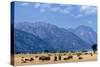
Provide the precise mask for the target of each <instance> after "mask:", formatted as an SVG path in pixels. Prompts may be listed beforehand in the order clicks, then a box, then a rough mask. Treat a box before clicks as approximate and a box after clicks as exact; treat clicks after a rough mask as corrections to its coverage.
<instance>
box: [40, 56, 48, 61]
mask: <svg viewBox="0 0 100 67" xmlns="http://www.w3.org/2000/svg"><path fill="white" fill-rule="evenodd" d="M39 60H42V61H49V60H50V57H48V56H41V57H39Z"/></svg>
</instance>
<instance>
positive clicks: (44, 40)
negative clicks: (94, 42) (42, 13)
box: [14, 22, 91, 52]
mask: <svg viewBox="0 0 100 67" xmlns="http://www.w3.org/2000/svg"><path fill="white" fill-rule="evenodd" d="M14 28H15V31H14V32H15V34H14V36H15V39H14V41H15V44H14V45H15V52H34V51H44V50H48V51H80V50H89V49H90V48H91V44H89V43H88V42H86V41H84V40H82V39H81V38H79V37H78V36H76V35H75V34H73V33H72V32H69V31H68V30H66V29H64V28H59V27H57V26H55V25H52V24H49V23H43V22H36V23H27V22H26V23H24V22H22V23H15V27H14Z"/></svg>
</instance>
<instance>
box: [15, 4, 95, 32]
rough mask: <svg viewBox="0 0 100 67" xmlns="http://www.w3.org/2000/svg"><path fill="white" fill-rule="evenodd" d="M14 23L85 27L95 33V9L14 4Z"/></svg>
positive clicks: (79, 6) (90, 7) (63, 5)
mask: <svg viewBox="0 0 100 67" xmlns="http://www.w3.org/2000/svg"><path fill="white" fill-rule="evenodd" d="M14 15H15V22H38V21H39V22H48V23H50V24H54V25H57V26H59V27H64V28H70V27H72V28H75V27H78V26H79V25H86V26H89V27H91V28H93V29H94V30H95V31H96V26H97V8H96V6H89V5H86V6H84V5H67V4H48V3H30V2H15V14H14Z"/></svg>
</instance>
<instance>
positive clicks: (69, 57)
mask: <svg viewBox="0 0 100 67" xmlns="http://www.w3.org/2000/svg"><path fill="white" fill-rule="evenodd" d="M69 59H73V56H71V55H70V56H68V57H67V58H64V60H69Z"/></svg>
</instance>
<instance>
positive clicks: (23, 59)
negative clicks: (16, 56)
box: [21, 57, 34, 63]
mask: <svg viewBox="0 0 100 67" xmlns="http://www.w3.org/2000/svg"><path fill="white" fill-rule="evenodd" d="M21 61H22V63H27V62H32V61H34V58H32V57H31V58H30V59H27V58H24V57H22V59H21Z"/></svg>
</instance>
